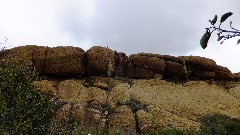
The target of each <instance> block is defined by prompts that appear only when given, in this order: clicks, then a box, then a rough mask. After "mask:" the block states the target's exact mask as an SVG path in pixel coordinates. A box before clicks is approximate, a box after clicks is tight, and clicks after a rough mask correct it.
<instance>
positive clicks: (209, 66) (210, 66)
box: [178, 56, 217, 71]
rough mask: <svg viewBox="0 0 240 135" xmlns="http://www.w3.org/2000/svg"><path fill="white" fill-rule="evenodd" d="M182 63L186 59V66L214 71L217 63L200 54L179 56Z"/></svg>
mask: <svg viewBox="0 0 240 135" xmlns="http://www.w3.org/2000/svg"><path fill="white" fill-rule="evenodd" d="M178 58H179V59H180V60H181V61H182V63H183V62H184V61H185V64H186V66H191V67H192V68H194V69H198V70H205V71H214V69H215V68H216V67H217V64H216V62H215V61H214V60H212V59H209V58H205V57H200V56H179V57H178Z"/></svg>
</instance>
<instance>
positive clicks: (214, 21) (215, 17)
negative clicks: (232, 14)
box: [211, 15, 218, 25]
mask: <svg viewBox="0 0 240 135" xmlns="http://www.w3.org/2000/svg"><path fill="white" fill-rule="evenodd" d="M217 18H218V16H217V15H215V16H214V18H213V20H212V21H211V24H212V25H214V24H215V23H216V22H217Z"/></svg>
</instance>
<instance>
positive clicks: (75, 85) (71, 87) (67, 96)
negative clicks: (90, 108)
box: [58, 80, 88, 103]
mask: <svg viewBox="0 0 240 135" xmlns="http://www.w3.org/2000/svg"><path fill="white" fill-rule="evenodd" d="M58 96H59V98H60V99H61V100H63V101H66V102H83V103H84V102H86V101H87V98H88V91H87V89H86V88H85V87H84V86H83V85H82V84H81V81H80V80H65V81H62V82H60V83H59V85H58Z"/></svg>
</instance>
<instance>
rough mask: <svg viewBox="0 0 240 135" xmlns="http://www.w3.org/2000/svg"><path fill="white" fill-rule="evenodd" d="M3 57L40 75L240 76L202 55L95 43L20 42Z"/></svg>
mask: <svg viewBox="0 0 240 135" xmlns="http://www.w3.org/2000/svg"><path fill="white" fill-rule="evenodd" d="M0 53H1V54H0V59H1V60H3V59H5V60H11V61H14V62H19V63H21V62H24V61H25V62H26V61H28V62H32V63H33V66H34V67H35V68H36V70H37V72H38V73H39V74H40V75H46V76H60V77H75V78H82V77H86V76H109V75H110V76H111V77H129V78H135V79H151V78H154V77H155V76H156V75H158V76H159V75H160V76H161V75H162V77H161V78H163V79H167V78H178V79H187V80H206V79H208V80H211V79H213V80H227V81H234V80H239V77H238V76H237V75H235V74H232V72H231V71H230V70H229V69H228V68H226V67H222V66H220V65H217V64H216V62H215V61H214V60H212V59H209V58H204V57H200V56H179V57H176V56H170V55H160V54H151V53H139V54H132V55H130V56H129V57H128V56H126V54H124V53H122V52H120V53H118V52H117V51H113V50H111V49H109V48H105V47H100V46H94V47H92V48H90V49H89V50H87V51H86V52H85V51H84V50H83V49H81V48H78V47H69V46H67V47H53V48H49V47H44V46H34V45H31V46H20V47H16V48H13V49H8V50H4V51H2V52H0Z"/></svg>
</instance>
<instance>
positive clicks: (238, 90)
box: [228, 85, 240, 99]
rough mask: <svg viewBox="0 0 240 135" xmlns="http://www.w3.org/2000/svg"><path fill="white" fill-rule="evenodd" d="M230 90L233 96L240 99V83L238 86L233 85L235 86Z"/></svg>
mask: <svg viewBox="0 0 240 135" xmlns="http://www.w3.org/2000/svg"><path fill="white" fill-rule="evenodd" d="M228 92H229V93H230V94H231V95H232V96H234V97H236V98H238V99H240V85H238V86H236V87H233V88H230V89H229V90H228Z"/></svg>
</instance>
